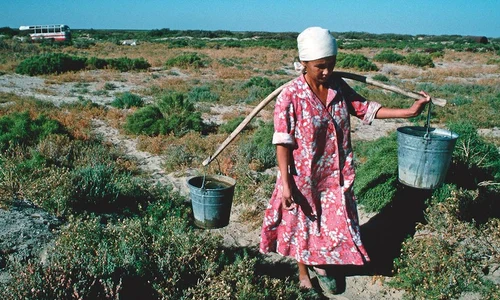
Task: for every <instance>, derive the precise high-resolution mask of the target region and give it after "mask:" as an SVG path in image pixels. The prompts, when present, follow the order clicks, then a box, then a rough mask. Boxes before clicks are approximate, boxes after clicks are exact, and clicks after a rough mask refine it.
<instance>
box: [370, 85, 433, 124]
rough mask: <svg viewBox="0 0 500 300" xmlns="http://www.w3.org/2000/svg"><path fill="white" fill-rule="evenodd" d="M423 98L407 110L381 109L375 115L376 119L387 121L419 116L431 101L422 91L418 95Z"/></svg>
mask: <svg viewBox="0 0 500 300" xmlns="http://www.w3.org/2000/svg"><path fill="white" fill-rule="evenodd" d="M419 94H420V95H422V96H424V98H422V99H419V100H416V101H415V102H414V103H413V105H412V106H411V107H409V108H387V107H381V108H380V109H379V110H378V111H377V114H376V115H375V118H376V119H389V118H411V117H416V116H418V115H420V113H421V112H422V111H423V110H424V108H425V105H426V104H427V103H429V102H430V101H431V96H429V95H428V94H427V93H426V92H424V91H422V92H420V93H419Z"/></svg>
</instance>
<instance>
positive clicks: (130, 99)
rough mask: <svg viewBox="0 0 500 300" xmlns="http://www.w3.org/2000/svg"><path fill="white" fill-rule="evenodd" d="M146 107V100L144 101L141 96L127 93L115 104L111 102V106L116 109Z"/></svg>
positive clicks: (115, 101) (117, 99)
mask: <svg viewBox="0 0 500 300" xmlns="http://www.w3.org/2000/svg"><path fill="white" fill-rule="evenodd" d="M143 105H144V100H142V98H141V96H139V95H136V94H133V93H130V92H125V93H123V94H121V95H120V96H118V97H116V98H115V99H114V100H113V102H111V106H113V107H116V108H124V109H129V108H132V107H142V106H143Z"/></svg>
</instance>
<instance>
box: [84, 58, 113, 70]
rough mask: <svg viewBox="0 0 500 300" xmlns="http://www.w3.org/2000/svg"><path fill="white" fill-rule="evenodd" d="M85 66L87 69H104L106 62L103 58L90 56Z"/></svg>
mask: <svg viewBox="0 0 500 300" xmlns="http://www.w3.org/2000/svg"><path fill="white" fill-rule="evenodd" d="M86 66H87V68H89V69H104V68H106V67H107V66H108V61H107V60H106V59H103V58H97V57H95V56H92V57H90V58H88V59H87V62H86Z"/></svg>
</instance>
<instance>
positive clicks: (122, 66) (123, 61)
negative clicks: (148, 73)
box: [106, 57, 151, 72]
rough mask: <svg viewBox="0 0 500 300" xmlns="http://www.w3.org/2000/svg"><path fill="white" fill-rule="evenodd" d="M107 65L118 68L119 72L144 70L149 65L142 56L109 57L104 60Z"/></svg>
mask: <svg viewBox="0 0 500 300" xmlns="http://www.w3.org/2000/svg"><path fill="white" fill-rule="evenodd" d="M106 62H107V65H108V67H110V68H111V69H116V70H119V71H120V72H128V71H132V70H146V69H148V68H149V67H151V65H150V64H149V62H148V61H147V60H145V59H144V58H135V59H132V58H128V57H120V58H110V59H107V60H106Z"/></svg>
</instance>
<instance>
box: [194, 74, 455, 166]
mask: <svg viewBox="0 0 500 300" xmlns="http://www.w3.org/2000/svg"><path fill="white" fill-rule="evenodd" d="M333 73H334V75H333V76H335V75H337V76H340V77H343V78H348V79H352V80H355V81H359V82H363V83H366V84H370V85H373V86H376V87H380V88H382V89H385V90H388V91H391V92H395V93H398V94H401V95H404V96H407V97H410V98H413V99H421V98H422V97H423V96H422V95H420V94H418V93H414V92H410V91H406V90H403V89H401V88H399V87H396V86H392V85H387V84H384V83H382V82H379V81H376V80H373V79H371V78H368V77H366V76H362V75H358V74H354V73H348V72H337V71H334V72H333ZM292 81H293V80H290V81H289V82H287V83H285V84H283V85H282V86H280V87H278V88H277V89H276V90H274V91H273V92H272V93H271V94H269V95H268V96H267V97H266V98H265V99H264V100H262V102H260V103H259V105H257V106H256V107H255V108H254V109H253V110H252V111H251V112H250V114H249V115H248V116H247V117H246V118H245V119H244V120H243V121H242V122H241V123H240V125H238V127H236V129H234V130H233V132H232V133H231V134H230V135H229V136H228V137H227V138H226V140H225V141H224V142H223V143H222V144H221V145H220V146H219V148H217V150H216V151H215V152H214V154H213V155H212V156H209V157H208V158H207V159H205V160H204V161H203V163H202V164H203V166H206V165H208V164H209V163H211V162H212V161H213V160H214V159H215V158H216V157H217V156H218V155H219V154H220V153H221V152H222V150H224V149H225V148H226V147H227V145H229V143H231V142H232V141H233V140H234V139H235V138H236V136H237V135H238V134H239V133H240V132H241V131H242V130H243V128H245V126H247V125H248V123H250V121H252V119H253V118H254V117H255V116H256V115H257V114H258V113H259V112H260V111H261V110H262V109H263V108H264V107H265V106H266V105H267V104H268V103H269V102H271V101H272V100H273V99H274V98H276V96H278V95H279V93H280V92H281V91H282V90H283V89H284V88H285V87H286V86H287V85H288V84H290V83H291V82H292ZM432 103H434V104H435V105H438V106H445V105H446V100H445V99H439V98H432Z"/></svg>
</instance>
